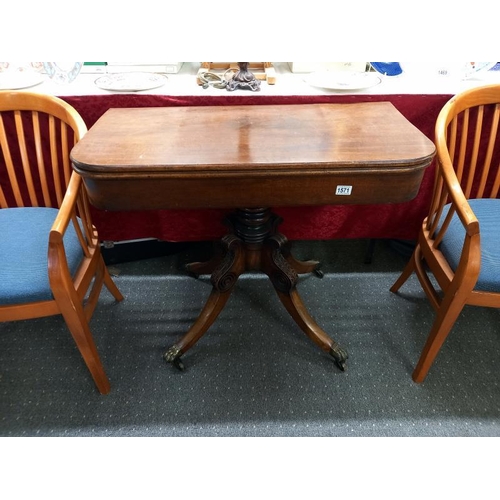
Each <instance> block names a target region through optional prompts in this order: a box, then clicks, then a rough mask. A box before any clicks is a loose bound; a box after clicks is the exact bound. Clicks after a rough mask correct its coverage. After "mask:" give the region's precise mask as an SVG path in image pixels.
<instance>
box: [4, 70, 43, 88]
mask: <svg viewBox="0 0 500 500" xmlns="http://www.w3.org/2000/svg"><path fill="white" fill-rule="evenodd" d="M42 82H43V76H42V75H41V74H40V73H37V72H36V71H28V70H26V71H18V70H17V69H9V70H7V71H2V72H0V90H19V89H26V88H28V87H34V86H35V85H38V84H40V83H42Z"/></svg>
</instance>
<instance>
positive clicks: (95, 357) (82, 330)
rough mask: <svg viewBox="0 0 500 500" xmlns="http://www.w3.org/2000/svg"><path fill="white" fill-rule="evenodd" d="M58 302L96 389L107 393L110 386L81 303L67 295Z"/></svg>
mask: <svg viewBox="0 0 500 500" xmlns="http://www.w3.org/2000/svg"><path fill="white" fill-rule="evenodd" d="M58 303H59V305H60V308H61V313H62V315H63V317H64V320H65V321H66V325H67V326H68V329H69V331H70V332H71V335H72V336H73V339H74V340H75V342H76V345H77V347H78V350H79V351H80V354H81V355H82V357H83V360H84V361H85V364H86V365H87V368H88V369H89V371H90V374H91V375H92V378H93V379H94V382H95V384H96V386H97V389H98V390H99V392H100V393H101V394H108V393H109V391H110V389H111V386H110V383H109V380H108V377H107V376H106V373H105V371H104V367H103V365H102V363H101V359H100V357H99V353H98V352H97V347H96V345H95V342H94V339H93V337H92V333H91V331H90V328H89V325H88V322H87V320H86V317H85V312H84V309H83V305H82V304H81V303H80V302H79V301H76V300H72V299H71V298H69V297H68V298H67V300H65V301H64V305H61V300H58Z"/></svg>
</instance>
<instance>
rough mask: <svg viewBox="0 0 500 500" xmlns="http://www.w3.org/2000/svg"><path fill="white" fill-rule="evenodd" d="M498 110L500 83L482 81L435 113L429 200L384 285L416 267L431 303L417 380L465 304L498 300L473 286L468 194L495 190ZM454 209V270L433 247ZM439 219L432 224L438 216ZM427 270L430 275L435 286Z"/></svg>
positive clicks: (475, 232) (477, 254) (475, 229)
mask: <svg viewBox="0 0 500 500" xmlns="http://www.w3.org/2000/svg"><path fill="white" fill-rule="evenodd" d="M499 117H500V85H488V86H483V87H479V88H474V89H471V90H468V91H465V92H463V93H461V94H458V95H456V96H455V97H453V98H452V99H451V100H450V101H449V102H448V103H447V104H446V105H445V106H444V107H443V109H442V110H441V112H440V114H439V116H438V118H437V121H436V126H435V141H436V149H437V155H436V160H437V161H436V177H435V183H434V192H433V197H432V202H431V207H430V210H429V214H428V216H427V217H426V219H425V220H424V221H423V224H422V227H421V230H420V234H419V238H418V242H417V246H416V248H415V251H414V252H413V255H412V257H411V259H410V261H409V262H408V264H407V265H406V267H405V269H404V270H403V273H402V274H401V276H400V277H399V278H398V280H397V281H396V282H395V283H394V285H393V286H392V287H391V289H390V290H391V291H392V292H397V291H398V290H399V288H400V287H401V286H402V285H403V283H404V282H405V281H406V280H407V279H408V278H409V277H410V275H411V274H412V273H413V272H415V273H416V275H417V277H418V279H419V281H420V283H421V285H422V288H423V290H424V291H425V293H426V295H427V297H428V299H429V301H430V303H431V304H432V306H433V308H434V309H435V311H436V318H435V321H434V324H433V326H432V328H431V331H430V333H429V335H428V338H427V341H426V344H425V346H424V348H423V351H422V353H421V355H420V359H419V361H418V363H417V365H416V367H415V370H414V372H413V375H412V377H413V380H414V381H415V382H417V383H420V382H422V381H423V380H424V379H425V377H426V376H427V373H428V371H429V369H430V367H431V365H432V364H433V362H434V359H435V358H436V356H437V354H438V352H439V350H440V349H441V346H442V345H443V343H444V341H445V339H446V337H447V336H448V333H449V332H450V330H451V328H452V327H453V325H454V324H455V321H456V319H457V318H458V316H459V314H460V313H461V311H462V309H463V307H464V306H465V305H467V304H468V305H474V306H485V307H500V294H499V293H492V292H485V291H479V290H475V289H474V287H475V285H476V282H477V280H478V277H479V273H480V265H481V232H480V229H481V228H480V224H479V222H478V220H477V217H476V215H475V214H474V211H473V210H472V209H471V207H470V205H469V202H468V200H469V199H472V198H498V197H499V196H498V194H499V186H500V164H499V161H500V160H499V157H500V137H499V133H498V127H499ZM448 207H449V209H448ZM453 214H456V215H457V216H458V217H459V219H460V221H461V223H462V225H463V228H464V232H465V238H464V242H463V248H462V253H461V257H460V261H459V264H458V267H457V268H456V270H455V271H453V270H452V269H451V267H450V265H449V263H448V262H447V259H446V258H445V256H444V255H443V254H442V252H441V251H440V249H439V245H440V243H441V241H442V240H443V237H444V235H445V233H446V231H447V230H448V227H449V224H450V221H451V218H452V216H453ZM443 217H445V219H443ZM443 220H444V222H443V223H442V225H441V226H440V230H439V231H438V230H437V229H438V226H439V222H440V221H443ZM499 222H500V221H499ZM499 229H500V227H499ZM499 252H500V248H499ZM429 274H431V275H433V276H434V278H435V282H437V286H435V285H434V284H433V281H431V279H430V277H429Z"/></svg>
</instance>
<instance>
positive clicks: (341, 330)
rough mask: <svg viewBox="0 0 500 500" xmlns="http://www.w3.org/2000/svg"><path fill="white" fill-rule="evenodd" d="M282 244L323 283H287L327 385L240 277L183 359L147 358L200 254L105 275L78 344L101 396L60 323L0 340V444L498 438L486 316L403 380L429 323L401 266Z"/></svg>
mask: <svg viewBox="0 0 500 500" xmlns="http://www.w3.org/2000/svg"><path fill="white" fill-rule="evenodd" d="M366 244H367V243H366V242H365V241H362V240H352V241H329V242H326V241H317V242H309V243H307V242H295V243H294V254H295V255H296V257H298V258H302V259H306V258H318V259H319V260H321V262H322V264H323V270H324V271H325V276H324V278H323V279H319V278H317V277H316V276H314V275H307V276H301V278H300V282H299V292H300V294H301V296H302V298H303V300H304V302H305V304H306V305H307V307H308V309H309V311H310V312H311V314H312V316H313V317H314V318H315V319H316V321H317V322H318V323H319V324H320V325H321V326H322V327H323V328H324V329H325V331H327V332H328V333H329V334H330V335H331V336H332V337H333V338H334V339H335V340H337V342H339V343H340V344H341V345H342V346H343V347H345V348H346V349H347V350H348V351H349V356H350V357H349V360H348V362H347V370H346V371H345V372H341V371H339V370H338V369H337V367H336V366H335V365H334V363H333V362H332V360H331V358H330V357H329V356H328V355H326V354H325V353H324V352H322V351H321V350H320V349H319V348H318V347H316V346H315V345H314V344H313V343H312V342H311V341H310V340H309V339H308V338H307V337H306V336H305V334H304V333H302V331H301V330H300V329H299V328H298V326H297V325H296V324H295V323H294V322H293V320H292V319H291V318H290V317H289V316H288V314H287V313H286V311H285V310H284V308H283V307H282V306H281V303H280V302H279V300H278V298H277V296H276V295H275V293H274V291H273V289H272V287H271V285H270V283H269V281H268V280H267V278H266V277H264V276H262V275H260V274H251V275H247V276H244V277H242V278H241V279H240V281H239V282H238V284H237V288H236V290H235V291H234V293H233V295H232V296H231V298H230V300H229V302H228V305H227V307H226V308H225V309H224V310H223V311H222V313H221V315H220V316H219V318H218V320H217V321H216V322H215V324H214V325H213V326H212V328H211V329H210V330H209V331H208V332H207V333H206V334H205V336H204V337H203V338H202V339H201V340H200V341H199V342H198V344H196V345H195V346H194V347H193V348H192V349H191V350H190V351H189V352H188V353H187V354H186V355H185V356H184V357H183V360H184V362H185V365H186V370H185V371H184V372H179V371H177V370H176V369H175V368H173V367H172V366H170V365H167V364H166V363H165V362H164V361H163V359H162V354H163V352H164V350H165V348H166V347H168V346H170V345H171V344H172V343H174V342H175V340H176V339H177V338H179V336H181V335H182V334H183V333H184V332H185V331H186V330H187V329H188V328H189V326H190V325H191V323H192V322H193V320H194V319H195V318H196V316H197V314H198V313H199V311H200V309H201V307H202V306H203V304H204V301H205V299H206V298H207V296H208V294H209V292H210V282H209V279H208V277H201V278H200V279H198V280H196V279H193V278H191V277H189V276H187V275H186V274H185V273H184V271H183V266H184V264H185V263H186V262H189V261H191V260H193V259H197V258H200V257H201V258H202V255H204V252H205V250H206V246H205V245H191V246H189V247H188V248H187V249H186V250H184V251H182V252H181V253H178V254H176V255H171V256H165V257H159V258H153V259H146V260H141V261H137V262H129V263H122V264H117V265H115V266H114V267H115V270H117V271H118V272H119V275H118V277H117V278H116V282H117V284H118V286H119V287H120V289H121V291H122V293H123V294H124V295H125V297H126V299H125V301H123V302H122V303H119V304H116V303H114V301H113V299H112V297H111V295H110V294H109V293H108V292H107V291H103V293H102V295H101V298H100V302H99V305H98V307H97V309H96V312H95V314H94V317H93V319H92V323H91V328H92V331H93V332H94V336H95V339H96V342H97V345H98V349H99V351H100V353H101V356H102V359H103V363H104V365H105V367H106V370H107V373H108V376H109V378H110V380H111V385H112V389H111V393H110V394H109V395H107V396H101V395H99V394H98V392H97V391H96V390H95V388H94V385H93V382H92V380H91V379H90V376H89V375H88V373H87V370H86V368H85V366H84V364H83V361H82V360H81V358H80V356H79V353H78V352H77V350H76V347H75V346H74V343H73V341H72V339H71V337H70V335H69V333H68V332H67V330H66V328H65V326H64V323H63V321H62V319H61V318H44V319H40V320H31V321H23V322H13V323H5V324H1V325H0V333H1V335H0V376H1V378H0V396H1V401H0V435H2V436H500V387H499V369H498V368H499V359H500V338H499V333H500V330H499V319H500V317H499V314H500V312H499V311H498V310H492V309H486V308H472V307H469V308H467V309H466V310H465V311H464V313H463V314H462V316H461V317H460V318H459V321H458V322H457V324H456V325H455V328H454V330H453V332H452V334H451V335H450V337H449V339H448V341H447V342H446V343H445V345H444V347H443V349H442V351H441V353H440V355H439V356H438V358H437V361H436V363H435V365H434V366H433V368H432V369H431V372H430V374H429V376H428V378H427V380H426V381H425V382H424V383H423V384H420V385H417V384H415V383H413V381H412V380H411V372H412V369H413V366H414V364H415V363H416V360H417V359H418V355H419V353H420V350H421V348H422V346H423V343H424V340H425V337H426V335H427V332H428V330H429V328H430V326H431V323H432V318H433V311H432V308H431V307H430V305H429V304H428V302H427V300H426V299H425V296H424V294H423V292H422V291H421V288H420V286H419V284H418V282H417V280H416V278H415V277H412V278H411V279H410V280H409V281H408V282H407V284H406V285H405V286H404V288H403V289H402V291H401V292H402V293H401V295H394V294H392V293H390V292H389V287H390V286H391V285H392V283H393V281H394V280H395V279H396V277H397V276H398V275H399V272H400V270H401V269H402V267H403V265H404V262H405V259H404V258H403V257H402V256H401V255H399V254H397V253H395V252H394V251H393V250H392V249H391V248H389V246H388V245H386V244H385V243H383V242H379V243H378V244H377V246H376V248H375V253H374V256H373V262H372V263H371V264H369V265H367V264H364V263H363V261H364V252H365V251H366Z"/></svg>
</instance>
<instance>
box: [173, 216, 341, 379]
mask: <svg viewBox="0 0 500 500" xmlns="http://www.w3.org/2000/svg"><path fill="white" fill-rule="evenodd" d="M227 222H228V225H229V226H230V228H231V230H232V232H231V233H230V234H228V235H226V236H224V238H222V240H221V246H220V252H218V253H217V254H216V255H215V256H214V257H213V258H212V259H210V260H209V261H207V262H195V263H192V264H188V266H187V268H188V271H189V272H190V273H192V274H194V275H196V276H198V275H201V274H211V283H212V291H211V293H210V296H209V298H208V300H207V302H206V304H205V306H204V308H203V310H202V311H201V313H200V315H199V316H198V319H197V320H196V321H195V323H194V324H193V326H192V327H191V328H190V329H189V331H188V332H187V333H186V334H185V335H184V337H182V339H180V340H179V341H178V342H176V343H175V344H174V345H173V346H172V347H170V348H169V349H168V350H167V352H166V353H165V354H164V358H165V360H166V361H167V362H169V363H173V364H175V365H176V366H177V367H178V368H182V367H183V365H182V363H181V362H180V356H181V355H182V354H184V353H185V352H186V351H188V350H189V349H190V348H191V347H193V345H194V344H196V342H197V341H198V340H199V339H200V338H201V337H202V336H203V334H204V333H205V332H206V331H207V330H208V328H209V327H210V325H212V323H213V322H214V321H215V319H216V318H217V316H218V315H219V313H220V312H221V311H222V309H223V308H224V306H225V304H226V302H227V300H228V299H229V296H230V295H231V292H232V291H233V288H234V285H235V284H236V281H237V280H238V278H239V276H240V275H241V274H243V273H244V272H246V271H262V272H264V273H265V274H267V276H268V277H269V279H270V280H271V283H272V284H273V286H274V289H275V290H276V293H277V294H278V297H279V299H280V300H281V302H282V304H283V305H284V306H285V308H286V310H287V311H288V313H289V314H290V315H291V316H292V318H293V319H294V320H295V322H296V323H297V324H298V325H299V326H300V328H301V329H302V330H303V331H304V332H305V333H306V335H307V336H308V337H309V338H310V339H311V340H312V341H313V342H315V343H316V344H317V345H318V346H319V347H320V348H321V349H323V350H324V351H326V352H328V353H329V354H330V355H331V356H332V357H333V358H334V360H335V363H336V364H337V366H338V367H339V368H340V369H341V370H344V369H345V362H346V360H347V358H348V354H347V352H346V351H345V350H343V349H342V348H341V347H339V346H338V344H337V343H336V342H335V341H333V340H332V339H331V338H330V337H329V336H328V335H327V334H326V333H325V332H324V331H323V330H322V329H321V328H320V327H319V326H318V324H317V323H316V322H315V321H314V319H313V318H312V317H311V316H310V314H309V313H308V312H307V310H306V307H305V305H304V304H303V302H302V299H301V298H300V296H299V293H298V291H297V288H296V285H297V281H298V274H303V273H310V272H316V273H317V274H318V275H319V276H322V274H321V272H320V271H319V269H318V268H319V262H317V261H299V260H297V259H295V257H293V256H292V254H291V251H290V243H289V241H288V240H287V239H286V238H285V236H283V235H282V234H281V233H279V232H278V231H277V226H278V224H279V223H280V222H281V219H280V218H279V217H277V216H276V215H274V214H272V213H271V211H270V209H268V208H257V209H238V210H237V211H236V212H235V213H234V214H233V215H232V216H231V217H230V218H229V220H228V221H227Z"/></svg>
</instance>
